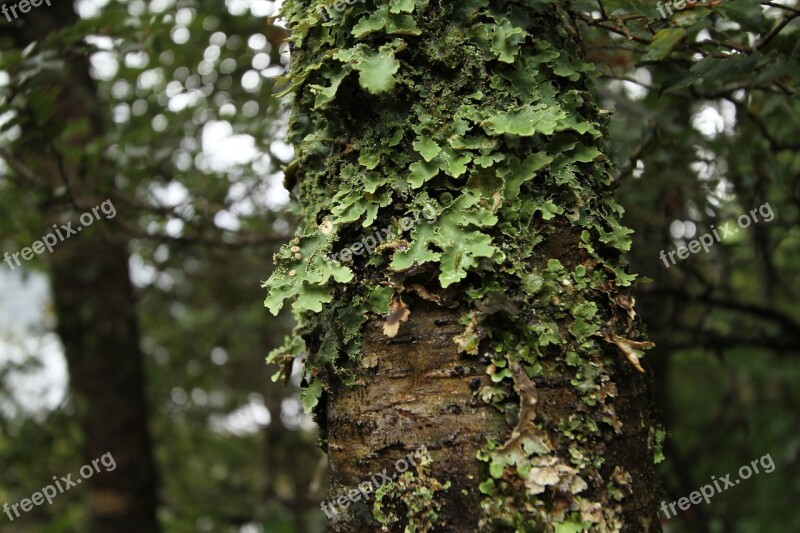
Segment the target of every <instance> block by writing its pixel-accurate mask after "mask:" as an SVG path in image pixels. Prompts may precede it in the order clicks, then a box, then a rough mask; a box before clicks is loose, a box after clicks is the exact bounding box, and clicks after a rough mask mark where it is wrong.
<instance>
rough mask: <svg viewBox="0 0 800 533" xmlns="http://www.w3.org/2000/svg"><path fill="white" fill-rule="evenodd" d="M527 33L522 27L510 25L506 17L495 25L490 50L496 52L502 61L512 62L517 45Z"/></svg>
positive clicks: (523, 39)
mask: <svg viewBox="0 0 800 533" xmlns="http://www.w3.org/2000/svg"><path fill="white" fill-rule="evenodd" d="M527 36H528V34H527V32H525V30H523V29H522V28H517V27H514V26H512V25H511V22H510V21H509V20H508V19H503V21H502V22H501V23H500V24H499V25H497V26H495V29H494V39H493V40H492V52H494V53H495V54H497V57H498V59H500V61H502V62H503V63H513V62H514V58H515V57H517V54H518V53H519V45H520V44H522V43H523V42H524V41H525V37H527Z"/></svg>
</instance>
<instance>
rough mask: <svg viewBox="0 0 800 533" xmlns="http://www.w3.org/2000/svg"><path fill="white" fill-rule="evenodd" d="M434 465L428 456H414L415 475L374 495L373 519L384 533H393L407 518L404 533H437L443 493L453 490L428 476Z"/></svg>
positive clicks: (424, 454) (407, 476)
mask: <svg viewBox="0 0 800 533" xmlns="http://www.w3.org/2000/svg"><path fill="white" fill-rule="evenodd" d="M431 462H432V459H431V457H430V456H429V455H428V454H427V453H420V452H417V453H415V454H414V463H415V465H416V466H415V469H414V471H408V472H405V473H403V474H402V475H401V476H400V478H399V479H397V480H396V481H389V482H388V483H386V484H384V485H381V487H380V488H378V490H377V491H376V492H375V503H374V504H373V508H372V515H373V516H374V517H375V519H376V520H377V521H378V522H379V523H380V524H382V526H383V528H382V531H390V530H391V531H394V528H392V529H390V528H389V526H392V525H394V524H397V523H398V522H399V521H400V519H401V517H403V518H405V520H404V523H405V528H404V529H403V531H404V532H405V533H424V532H428V531H435V526H436V524H437V522H438V519H439V513H440V512H441V503H439V500H440V498H441V497H442V496H443V494H440V493H445V492H446V491H447V490H448V489H449V488H450V482H449V481H448V482H446V483H441V482H440V481H439V480H437V479H436V478H434V477H431V476H430V475H429V474H428V470H429V467H430V465H431ZM445 497H446V495H445Z"/></svg>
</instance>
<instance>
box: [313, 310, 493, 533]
mask: <svg viewBox="0 0 800 533" xmlns="http://www.w3.org/2000/svg"><path fill="white" fill-rule="evenodd" d="M413 309H414V312H413V313H412V315H411V317H410V318H409V321H408V323H407V324H404V326H403V330H404V331H403V332H402V333H401V334H400V335H398V336H397V337H394V338H388V337H386V335H384V333H383V322H382V321H373V322H370V323H368V324H367V326H366V331H365V334H364V346H363V351H362V354H363V356H364V359H363V361H364V363H363V364H362V366H361V367H360V368H357V369H354V371H355V374H356V376H357V377H356V381H357V385H355V386H352V387H348V386H346V385H344V384H342V383H339V384H338V386H336V387H334V388H333V390H332V392H331V396H330V403H329V411H328V416H327V419H328V420H327V429H328V433H329V434H328V456H329V459H330V464H331V480H332V485H331V488H330V491H329V492H330V497H329V500H330V501H331V502H332V503H331V507H333V506H334V505H335V497H338V496H340V495H346V494H347V493H348V492H349V491H350V490H352V489H354V488H356V487H358V486H359V485H360V484H361V483H363V482H365V481H370V480H371V479H372V476H374V475H378V474H379V473H380V472H383V471H385V472H386V475H388V476H389V477H391V478H392V479H397V478H398V477H399V475H400V474H401V472H399V471H398V469H397V468H396V467H395V464H396V462H397V461H399V460H401V459H403V458H404V457H406V456H407V455H408V454H409V453H411V452H414V451H415V450H416V449H418V448H419V447H420V446H421V445H424V446H426V448H427V450H428V452H429V453H430V454H431V456H433V457H436V458H437V459H435V460H434V461H433V463H432V464H431V467H430V471H431V476H432V477H434V478H437V479H440V480H449V481H450V482H451V487H450V489H449V490H450V493H449V496H448V497H447V498H446V499H444V500H443V502H442V504H443V505H442V512H443V515H445V516H448V517H452V519H451V521H450V523H449V524H448V527H447V530H448V531H469V530H471V529H472V528H473V527H474V525H475V524H476V523H477V520H478V516H479V514H480V505H479V501H480V494H479V493H478V490H477V481H478V479H479V478H480V474H479V472H478V462H477V461H476V460H475V455H476V454H477V453H478V450H480V448H481V447H482V446H483V444H484V443H485V441H486V438H487V436H496V435H498V434H499V433H500V432H501V431H502V430H503V428H505V423H504V421H503V420H502V417H499V416H498V415H497V413H496V412H495V411H494V409H492V408H491V407H490V406H488V405H487V404H485V403H484V402H482V401H481V400H480V399H478V398H476V397H475V396H474V394H473V391H475V390H478V388H479V387H480V385H481V382H483V381H485V380H486V379H487V376H486V367H487V364H486V363H485V362H482V361H477V360H474V358H469V359H467V358H464V357H463V356H461V355H459V353H458V349H457V347H456V345H455V344H454V343H453V337H454V336H456V335H458V334H460V333H461V331H462V330H463V327H462V326H460V325H459V324H458V318H459V313H458V312H457V311H455V310H453V309H446V308H441V307H437V306H435V305H433V304H431V303H429V302H425V301H419V302H417V305H414V306H413ZM373 365H374V366H373ZM370 366H372V367H371V368H370ZM365 367H366V368H365ZM400 468H401V469H402V468H405V467H404V466H403V465H402V464H401V465H400ZM376 479H378V480H383V478H381V477H380V476H378V477H377V478H376ZM374 490H375V484H374V483H373V489H372V491H373V492H374ZM373 501H374V496H370V500H369V501H368V502H365V501H364V498H363V497H361V499H360V500H359V501H358V502H355V503H354V504H348V505H349V509H342V508H340V507H338V506H337V507H336V509H337V511H336V512H335V513H334V512H333V511H330V514H331V515H332V520H331V529H330V530H331V531H337V532H338V531H341V532H345V531H372V530H374V528H375V525H374V522H373V521H372V512H371V511H372V509H371V508H372V503H373ZM352 515H355V516H359V517H361V519H360V520H355V521H354V519H352ZM348 518H350V519H348Z"/></svg>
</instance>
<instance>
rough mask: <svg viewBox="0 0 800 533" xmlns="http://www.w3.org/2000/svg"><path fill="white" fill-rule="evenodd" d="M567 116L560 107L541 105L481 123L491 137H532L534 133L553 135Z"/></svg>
mask: <svg viewBox="0 0 800 533" xmlns="http://www.w3.org/2000/svg"><path fill="white" fill-rule="evenodd" d="M566 116H567V114H566V113H565V112H564V110H563V109H561V108H560V107H558V106H550V107H548V106H546V105H544V104H539V105H537V106H536V107H532V106H525V107H523V108H522V109H519V110H515V111H509V112H506V113H501V114H499V115H496V116H494V117H491V118H489V119H487V120H484V121H483V122H482V123H481V126H483V129H484V130H486V132H487V133H489V134H491V135H503V134H512V135H520V136H523V137H530V136H531V135H533V134H534V133H541V134H543V135H552V134H553V132H555V131H556V129H557V128H558V126H559V122H560V121H561V120H562V119H564V118H566Z"/></svg>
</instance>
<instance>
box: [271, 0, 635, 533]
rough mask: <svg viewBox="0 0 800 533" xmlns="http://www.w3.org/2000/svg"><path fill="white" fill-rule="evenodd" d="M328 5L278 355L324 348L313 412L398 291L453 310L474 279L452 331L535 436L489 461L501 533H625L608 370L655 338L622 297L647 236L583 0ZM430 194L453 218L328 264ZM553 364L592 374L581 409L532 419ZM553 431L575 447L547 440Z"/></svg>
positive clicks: (307, 39) (292, 12)
mask: <svg viewBox="0 0 800 533" xmlns="http://www.w3.org/2000/svg"><path fill="white" fill-rule="evenodd" d="M322 5H323V2H321V1H320V0H312V1H300V0H287V1H286V2H285V4H284V11H283V15H284V16H285V17H286V18H287V20H288V21H289V23H290V26H291V29H292V33H291V42H292V50H293V54H292V58H293V63H292V69H291V73H290V75H289V77H288V78H287V80H286V83H287V92H288V93H291V94H293V96H294V111H295V112H294V114H293V118H292V119H291V124H290V137H291V140H292V142H293V143H294V145H295V148H296V150H295V151H296V158H297V161H296V162H295V163H294V164H293V166H292V168H291V172H288V173H287V184H288V185H289V186H290V187H292V186H293V185H294V184H296V192H297V193H298V195H299V197H300V199H301V204H302V208H303V210H302V213H301V215H302V216H301V219H302V225H301V227H300V229H299V230H298V237H297V239H296V240H295V241H294V242H293V243H289V244H287V245H286V247H284V249H282V250H281V251H280V252H279V253H278V254H277V256H276V269H275V272H274V274H273V275H272V276H271V277H270V279H269V280H268V281H267V282H266V283H265V287H266V288H267V289H268V290H269V297H268V298H267V306H268V307H269V308H270V311H272V312H273V313H277V312H278V311H279V310H280V308H281V306H282V305H283V302H284V301H285V300H287V299H289V300H291V301H292V302H293V303H292V308H293V310H294V312H295V315H296V318H297V320H298V322H299V326H298V329H297V330H296V335H295V336H293V337H292V338H290V339H288V341H287V345H286V346H285V347H284V348H282V349H279V350H276V351H275V352H273V354H272V355H271V358H270V360H271V361H276V362H286V361H287V360H289V359H290V358H291V357H293V356H301V355H302V356H304V357H305V363H306V373H307V379H308V380H309V382H310V385H309V387H308V389H307V391H306V399H305V400H304V403H305V404H306V406H307V407H309V408H310V407H313V406H314V405H315V403H316V401H317V399H318V398H319V396H320V395H321V394H322V392H323V389H324V388H325V386H326V384H327V382H328V380H329V379H331V377H332V376H334V375H337V374H338V375H339V376H340V377H343V378H345V380H346V379H347V375H346V374H347V373H346V371H343V370H341V368H342V366H343V365H342V364H341V362H342V361H343V360H347V359H350V360H358V358H359V357H360V355H359V349H360V337H359V335H360V327H361V325H362V324H363V322H364V321H365V320H367V318H368V317H374V318H381V317H386V316H388V315H389V313H390V311H391V309H390V308H391V305H392V302H394V301H395V299H394V297H393V295H395V294H396V293H397V294H399V293H402V292H403V291H404V290H407V289H408V288H409V286H411V285H412V284H417V285H418V284H419V283H420V282H421V281H422V280H425V281H424V283H425V285H426V289H425V290H426V291H427V292H428V296H429V299H433V300H434V301H436V299H437V298H440V299H444V297H443V295H444V294H445V292H446V291H448V290H449V289H452V288H453V287H459V288H461V289H463V290H462V291H460V294H461V296H459V297H457V298H456V299H457V300H458V301H457V302H455V304H454V305H461V306H462V307H463V308H464V309H465V310H466V313H465V314H464V315H463V316H464V320H462V324H463V325H464V326H465V330H464V333H463V334H462V335H459V336H457V337H456V338H454V343H455V344H456V345H457V346H458V347H459V349H460V350H461V351H463V352H464V353H465V355H466V356H468V357H480V356H483V357H486V358H488V360H489V361H491V365H490V366H489V371H490V374H491V380H490V381H491V382H490V383H489V384H487V385H485V386H484V387H483V388H481V389H480V390H478V391H476V395H477V396H479V397H481V398H483V399H484V400H485V401H487V402H489V403H491V404H492V405H494V406H495V407H497V409H498V410H499V411H500V412H501V413H503V414H504V415H505V416H506V417H507V419H508V420H509V427H510V430H511V428H515V429H513V432H514V434H515V435H517V437H515V438H514V439H513V440H511V441H508V442H506V443H505V444H501V443H499V442H489V443H487V446H486V448H485V449H484V450H483V451H482V452H481V454H479V459H480V460H481V461H484V462H486V464H487V465H486V466H487V468H486V473H487V477H486V478H485V479H484V481H483V482H482V483H481V491H482V492H483V494H484V495H485V500H484V505H483V509H484V517H485V518H484V520H483V523H482V526H483V527H492V526H501V525H504V526H511V527H519V528H522V527H523V526H524V525H525V524H528V525H530V523H551V524H552V523H558V524H559V525H558V526H557V527H556V530H558V531H571V530H576V531H577V530H578V529H575V528H577V527H579V526H581V527H583V524H590V525H592V524H593V525H595V526H597V527H600V528H601V529H602V528H606V530H615V528H616V527H618V526H619V523H620V519H619V517H618V516H617V514H616V513H617V510H616V509H615V508H613V507H612V508H606V509H598V508H597V505H598V504H597V502H596V501H595V499H594V497H595V495H597V494H598V493H600V492H601V490H602V487H601V486H600V485H601V483H599V482H598V481H597V480H598V479H602V476H601V474H600V473H599V470H600V468H601V467H602V464H597V461H595V460H593V459H591V458H593V457H595V456H596V455H597V454H596V453H595V451H596V444H594V441H595V438H596V435H597V434H598V433H599V432H600V431H611V432H618V431H620V426H621V422H620V421H619V418H618V416H617V413H615V412H614V408H613V405H612V404H613V399H614V398H616V397H617V394H618V393H617V390H616V388H615V386H614V384H613V382H612V380H611V377H610V375H609V370H608V369H609V368H613V367H614V365H615V364H616V365H618V364H619V361H620V360H622V361H624V359H622V357H621V354H620V353H619V352H618V351H617V349H616V348H615V347H614V346H613V344H614V343H613V342H608V341H607V340H606V341H604V340H603V339H623V341H625V342H627V343H628V346H630V347H631V349H632V350H633V349H636V348H639V347H646V346H645V345H644V343H640V342H639V341H636V340H635V337H637V335H638V334H637V332H636V330H635V325H634V323H633V322H632V319H631V318H629V317H630V312H631V305H630V303H629V302H628V300H625V299H624V298H622V299H621V298H620V297H619V295H623V294H624V293H623V292H622V291H623V290H624V288H625V287H629V286H630V285H631V283H632V282H633V281H634V279H635V276H633V275H631V274H628V273H627V272H626V270H625V263H624V260H623V259H622V257H621V254H622V253H623V252H625V251H627V250H628V249H629V247H630V237H629V235H630V233H631V230H629V229H627V228H625V227H623V226H622V225H621V224H620V222H619V220H620V218H621V216H622V214H623V210H622V208H621V206H619V204H617V203H616V202H615V201H614V200H613V198H612V189H613V185H614V184H613V179H612V177H611V170H612V168H611V166H610V163H609V161H608V159H607V158H606V156H605V155H604V154H606V153H607V152H608V146H607V143H606V142H605V140H604V138H603V134H604V132H605V131H606V129H607V125H606V121H605V114H604V113H603V112H601V110H599V109H598V108H597V106H596V104H595V101H596V98H595V97H594V95H593V94H592V93H591V92H590V87H591V84H590V81H589V73H591V72H592V71H593V68H592V66H591V65H589V64H586V63H584V62H583V61H582V59H581V52H580V50H579V49H578V46H577V42H578V39H577V38H576V35H575V34H574V33H570V32H571V31H573V30H571V28H572V23H571V21H570V20H569V17H568V14H567V11H566V9H565V8H564V7H563V6H562V5H561V4H560V2H556V1H551V0H524V1H516V2H511V1H502V0H501V1H499V2H485V1H483V0H481V1H479V0H465V1H460V2H445V3H439V2H433V1H429V0H389V1H385V2H379V3H377V5H376V4H375V3H373V2H364V3H359V2H356V3H355V4H354V5H353V6H352V7H349V8H347V9H346V10H345V11H344V12H343V13H341V14H340V15H338V18H335V19H333V20H330V21H327V22H326V21H325V20H324V19H323V18H322V17H321V15H320V11H319V8H320V6H322ZM423 204H425V205H427V206H430V208H431V209H432V210H433V211H434V212H435V214H436V218H437V220H436V223H435V224H430V225H429V224H422V225H416V226H414V227H413V228H410V229H408V230H405V231H401V232H399V234H398V235H399V236H396V237H394V238H393V239H392V241H391V242H387V243H384V244H383V245H381V246H380V247H378V248H377V250H376V251H375V253H374V254H373V255H370V256H354V257H352V259H351V260H350V261H342V262H340V261H338V260H334V261H332V262H331V261H328V260H325V259H324V258H325V257H326V256H327V255H328V254H330V253H331V252H332V251H333V250H337V249H339V248H341V247H342V246H345V245H347V244H348V243H351V242H356V241H358V240H360V239H361V238H363V237H364V236H366V235H368V234H370V233H372V232H374V229H375V227H377V226H379V225H380V226H387V225H397V222H398V221H399V220H400V219H402V217H404V216H406V215H407V214H408V213H410V212H413V211H414V210H415V209H419V206H420V205H423ZM293 247H295V248H299V250H297V251H293ZM431 280H432V281H431ZM449 294H452V291H451V292H450V293H449ZM451 298H452V297H451ZM411 312H413V309H412V310H411ZM334 325H335V326H334ZM395 333H396V331H395ZM298 336H300V337H302V338H303V340H302V341H298V340H297V337H298ZM616 344H617V345H618V346H620V345H621V344H620V343H616ZM625 355H627V356H628V357H631V356H630V353H626V354H625ZM637 357H638V355H637ZM631 361H633V360H631ZM637 362H638V359H637ZM626 364H628V363H627V362H626ZM515 372H516V374H515ZM520 372H521V373H520ZM555 372H561V373H564V374H566V375H571V376H572V378H571V379H570V380H569V383H570V385H571V387H572V391H573V393H574V395H575V397H576V398H577V399H578V401H579V402H580V403H581V405H582V406H583V407H577V408H576V410H577V412H576V413H574V416H571V417H568V418H564V419H563V420H560V421H558V422H557V423H556V422H554V421H552V420H551V421H538V420H537V421H534V419H533V417H532V416H529V412H530V410H529V409H526V408H525V405H526V401H530V400H531V398H530V396H529V395H530V392H531V391H532V390H533V389H531V388H530V387H525V386H521V384H522V383H525V380H526V379H527V380H530V379H532V378H538V377H542V378H547V377H548V376H549V375H551V374H552V373H555ZM523 375H524V376H525V378H523V377H522V376H523ZM534 403H535V402H534ZM545 425H548V426H549V427H545ZM554 431H558V433H559V435H560V437H559V439H558V442H553V441H551V440H550V438H549V437H547V435H549V434H550V435H551V434H552V432H554ZM386 490H387V491H389V490H391V489H386ZM564 491H568V492H569V493H570V494H571V496H570V497H569V498H566V500H565V501H560V502H559V504H558V505H555V504H554V503H553V501H554V499H559V498H564V496H563V493H564ZM617 494H620V493H619V492H617ZM524 527H527V526H524ZM587 527H588V526H587Z"/></svg>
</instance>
